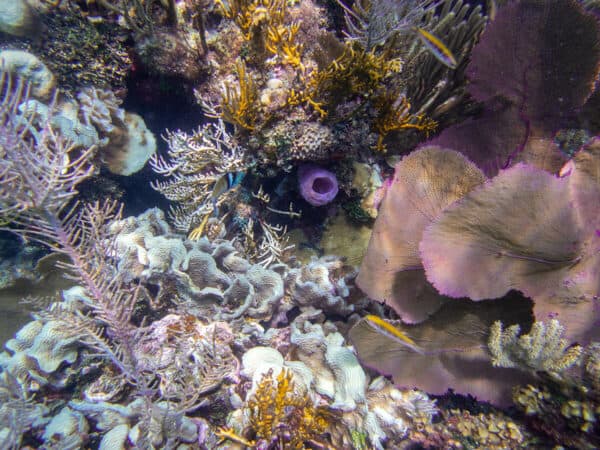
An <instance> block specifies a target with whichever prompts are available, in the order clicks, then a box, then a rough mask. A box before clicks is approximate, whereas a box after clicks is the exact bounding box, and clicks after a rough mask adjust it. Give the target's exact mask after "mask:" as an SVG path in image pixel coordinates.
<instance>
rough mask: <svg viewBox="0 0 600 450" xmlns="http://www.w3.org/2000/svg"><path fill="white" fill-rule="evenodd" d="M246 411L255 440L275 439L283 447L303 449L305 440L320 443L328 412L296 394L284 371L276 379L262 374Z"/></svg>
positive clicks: (326, 424) (289, 375) (304, 396)
mask: <svg viewBox="0 0 600 450" xmlns="http://www.w3.org/2000/svg"><path fill="white" fill-rule="evenodd" d="M247 408H248V412H249V415H248V416H249V421H250V427H251V429H252V432H253V433H254V435H255V436H256V439H257V440H266V441H268V442H271V441H273V439H277V440H278V441H279V442H281V443H282V444H284V448H289V449H304V448H305V446H304V445H305V443H306V442H308V441H320V440H321V439H320V438H321V435H322V434H323V433H324V432H325V430H326V429H327V426H328V424H329V413H328V412H327V411H326V410H325V409H323V408H320V407H316V406H315V405H314V403H313V401H312V400H311V399H310V398H309V397H308V394H306V393H305V394H298V393H297V392H296V389H295V385H294V381H293V374H292V372H291V371H289V370H287V369H283V370H282V371H281V372H279V375H277V377H274V376H273V372H272V371H269V372H267V373H266V374H265V375H263V378H262V380H261V381H260V383H259V384H258V386H257V388H256V391H255V393H254V395H253V396H252V398H251V399H249V400H248V403H247Z"/></svg>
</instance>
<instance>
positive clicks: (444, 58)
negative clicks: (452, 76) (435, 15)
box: [416, 28, 457, 69]
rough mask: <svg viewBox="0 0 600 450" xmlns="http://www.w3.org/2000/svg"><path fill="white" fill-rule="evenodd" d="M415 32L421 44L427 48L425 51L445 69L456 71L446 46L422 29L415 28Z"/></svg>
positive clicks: (452, 58) (453, 58)
mask: <svg viewBox="0 0 600 450" xmlns="http://www.w3.org/2000/svg"><path fill="white" fill-rule="evenodd" d="M416 31H417V35H418V36H419V38H420V39H421V42H423V45H425V47H427V50H429V51H430V52H431V54H432V55H433V56H435V57H436V59H437V60H438V61H439V62H441V63H442V64H444V65H445V66H446V67H449V68H451V69H456V65H457V62H456V58H455V57H454V55H453V54H452V52H451V51H450V49H449V48H448V47H447V46H446V44H444V43H443V42H442V41H441V40H440V39H439V38H437V37H436V36H434V35H433V34H431V33H430V32H429V31H427V30H424V29H423V28H417V29H416Z"/></svg>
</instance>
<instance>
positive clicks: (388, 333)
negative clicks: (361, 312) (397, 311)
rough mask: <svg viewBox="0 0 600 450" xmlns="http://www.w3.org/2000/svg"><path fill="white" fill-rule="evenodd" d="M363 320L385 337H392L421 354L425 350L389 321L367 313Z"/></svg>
mask: <svg viewBox="0 0 600 450" xmlns="http://www.w3.org/2000/svg"><path fill="white" fill-rule="evenodd" d="M364 320H365V322H366V323H368V324H369V325H370V326H371V327H372V328H373V329H374V330H375V331H376V332H377V333H379V334H381V335H383V336H385V337H387V338H388V339H392V340H393V341H395V342H397V343H399V344H401V345H403V346H405V347H408V348H410V349H411V350H414V351H415V352H417V353H420V354H422V355H424V354H425V352H424V351H423V350H422V349H421V348H420V347H419V346H418V345H417V343H416V342H415V341H413V340H412V339H411V338H410V337H408V336H407V335H406V334H405V333H403V332H402V331H400V330H399V329H398V328H397V327H395V326H393V325H392V324H391V323H389V322H387V321H385V320H383V319H382V318H381V317H377V316H374V315H372V314H369V315H367V316H365V318H364Z"/></svg>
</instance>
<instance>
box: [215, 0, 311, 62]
mask: <svg viewBox="0 0 600 450" xmlns="http://www.w3.org/2000/svg"><path fill="white" fill-rule="evenodd" d="M216 4H217V6H218V7H219V9H220V10H221V14H223V16H224V17H226V18H227V19H230V20H233V21H234V22H235V24H236V25H237V26H238V27H239V29H240V31H241V32H242V35H243V36H244V39H245V40H247V41H254V42H260V46H264V48H265V49H266V50H267V51H268V52H269V53H271V54H272V55H274V56H277V57H279V58H281V62H282V63H284V64H289V65H291V66H293V67H294V68H297V69H300V70H302V71H303V70H304V66H303V64H302V61H301V59H300V57H301V52H302V46H301V45H300V44H298V43H297V42H296V34H297V33H298V29H299V25H298V24H297V23H291V24H289V23H286V22H285V18H286V7H287V0H230V1H228V2H227V3H226V2H225V1H223V0H216Z"/></svg>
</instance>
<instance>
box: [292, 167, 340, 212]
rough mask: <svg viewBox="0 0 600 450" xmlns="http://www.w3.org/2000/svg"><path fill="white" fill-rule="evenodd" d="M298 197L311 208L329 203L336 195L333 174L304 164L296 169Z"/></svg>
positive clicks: (335, 182)
mask: <svg viewBox="0 0 600 450" xmlns="http://www.w3.org/2000/svg"><path fill="white" fill-rule="evenodd" d="M298 185H299V187H300V195H302V198H304V200H306V201H307V202H308V203H310V204H311V205H313V206H322V205H326V204H327V203H329V202H331V201H332V200H333V199H334V198H335V196H336V195H337V193H338V181H337V178H336V177H335V174H333V173H332V172H330V171H329V170H325V169H323V168H322V167H319V166H315V165H313V164H305V165H303V166H300V168H299V169H298Z"/></svg>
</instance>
